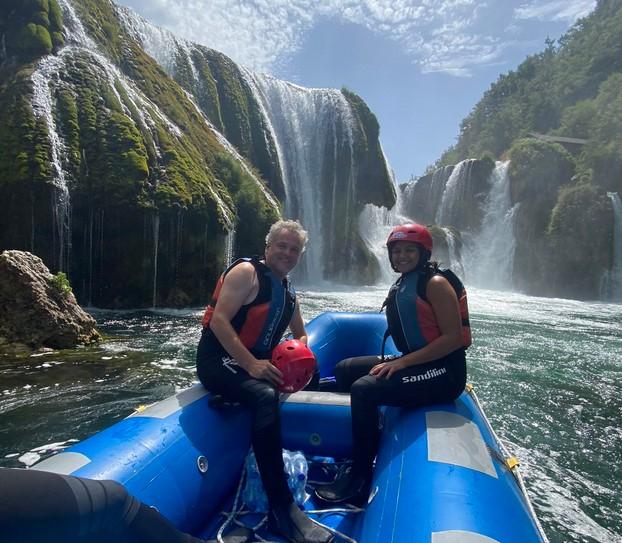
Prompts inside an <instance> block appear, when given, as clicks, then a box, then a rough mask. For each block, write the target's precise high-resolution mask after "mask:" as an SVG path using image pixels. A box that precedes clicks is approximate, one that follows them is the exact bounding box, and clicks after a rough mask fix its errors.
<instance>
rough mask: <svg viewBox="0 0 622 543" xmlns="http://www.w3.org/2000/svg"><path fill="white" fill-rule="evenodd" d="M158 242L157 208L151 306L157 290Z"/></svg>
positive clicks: (158, 220) (154, 225)
mask: <svg viewBox="0 0 622 543" xmlns="http://www.w3.org/2000/svg"><path fill="white" fill-rule="evenodd" d="M159 244H160V215H159V214H158V212H157V210H156V212H155V216H154V217H153V289H152V296H151V305H152V307H155V306H156V301H157V299H158V298H157V292H158V287H157V285H158V246H159Z"/></svg>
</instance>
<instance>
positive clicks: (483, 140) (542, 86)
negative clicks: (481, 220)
mask: <svg viewBox="0 0 622 543" xmlns="http://www.w3.org/2000/svg"><path fill="white" fill-rule="evenodd" d="M621 71H622V3H621V2H619V1H618V0H598V3H597V6H596V9H595V10H594V11H593V12H592V13H591V14H590V15H589V16H587V17H585V18H583V19H581V20H579V21H577V23H576V24H575V25H574V26H573V27H572V28H571V29H570V30H569V31H568V32H567V33H566V34H565V35H564V36H562V37H561V38H560V39H559V40H558V42H557V43H555V42H553V41H551V40H547V42H546V47H545V49H544V51H542V52H541V53H538V54H536V55H532V56H529V57H527V59H526V60H525V61H524V62H523V63H522V64H521V65H520V66H519V67H518V68H517V69H516V70H515V71H510V72H508V73H507V74H504V75H502V76H500V77H499V79H498V80H497V81H496V82H495V83H494V84H493V85H492V86H491V87H490V89H489V90H488V91H486V93H485V94H484V96H483V98H482V99H481V100H480V101H479V102H478V103H477V105H476V106H475V107H474V109H473V110H472V111H471V113H470V114H469V115H468V116H467V117H466V118H465V119H464V120H463V121H462V123H461V126H460V136H459V138H458V142H457V143H456V145H455V146H453V147H451V148H450V149H448V150H447V151H446V152H445V153H444V154H443V155H442V157H441V158H440V159H439V161H438V162H437V164H436V166H437V167H438V166H441V165H446V164H455V163H457V162H459V161H460V160H462V159H464V158H468V157H473V156H480V155H481V153H482V152H484V151H490V152H492V153H493V154H494V155H495V156H497V157H499V156H501V154H502V153H503V152H504V151H506V150H507V149H509V148H510V146H511V145H512V143H513V141H514V140H516V139H518V138H521V137H524V136H526V135H527V134H528V133H529V132H532V131H533V132H540V133H548V132H551V131H553V130H555V129H559V128H560V123H562V124H561V125H562V126H565V127H566V128H569V129H570V128H573V125H572V123H569V122H566V123H565V124H564V123H563V122H562V119H563V118H564V115H565V114H567V113H566V110H567V109H568V108H572V107H575V106H576V105H577V104H578V103H579V102H581V101H586V100H588V101H591V100H594V98H595V97H596V95H597V93H598V89H599V86H600V85H601V84H602V83H603V82H605V81H606V80H607V79H608V78H610V77H611V76H612V75H613V74H618V73H620V72H621ZM592 105H593V106H594V107H595V108H596V109H598V107H599V106H600V104H598V103H594V104H592ZM582 107H583V108H584V109H585V108H587V104H584V105H583V106H582ZM568 114H569V113H568ZM583 118H584V117H583ZM601 122H604V117H603V119H602V121H599V120H596V123H597V125H599V126H600V123H601ZM593 130H594V131H595V132H598V131H599V129H598V128H596V127H594V129H593ZM558 132H560V131H559V130H558ZM578 132H579V133H572V132H565V131H564V133H562V134H560V135H564V136H567V137H579V138H580V137H587V138H592V137H593V134H592V133H589V132H585V131H582V130H579V131H578ZM600 143H601V142H600V141H599V142H595V146H594V147H599V148H600V145H599V144H600ZM585 152H586V153H589V150H586V151H585ZM614 154H615V152H614ZM594 160H596V159H595V158H593V159H588V157H586V162H587V163H591V162H594ZM616 161H617V163H618V164H622V156H616Z"/></svg>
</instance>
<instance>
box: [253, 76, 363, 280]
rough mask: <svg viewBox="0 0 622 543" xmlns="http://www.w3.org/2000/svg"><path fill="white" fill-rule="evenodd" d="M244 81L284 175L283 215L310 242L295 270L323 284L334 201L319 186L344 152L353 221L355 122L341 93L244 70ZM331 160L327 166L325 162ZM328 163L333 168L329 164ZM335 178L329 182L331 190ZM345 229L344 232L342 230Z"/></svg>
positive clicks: (347, 198)
mask: <svg viewBox="0 0 622 543" xmlns="http://www.w3.org/2000/svg"><path fill="white" fill-rule="evenodd" d="M243 74H244V75H245V77H246V79H247V82H248V84H249V86H250V88H251V89H252V91H253V93H254V94H255V97H256V100H257V102H258V103H260V104H261V107H262V108H263V110H264V111H265V115H266V118H267V120H268V126H269V128H270V130H271V131H272V136H273V139H274V141H275V143H276V149H277V155H278V158H279V162H280V164H281V170H282V173H283V182H284V186H285V209H284V214H285V216H286V217H288V218H292V219H297V220H300V222H301V223H302V224H303V225H304V227H305V228H306V229H307V231H308V232H309V237H310V239H311V243H310V244H309V248H308V250H307V252H306V253H305V256H304V258H303V260H302V261H301V264H300V267H301V268H302V273H301V275H302V276H303V278H304V279H305V280H306V281H308V282H310V283H314V284H317V283H320V282H322V280H323V279H324V273H323V263H324V261H325V255H326V254H327V252H328V251H329V250H330V246H329V245H330V243H331V239H330V236H326V232H331V228H332V225H333V224H334V222H335V221H334V219H335V213H336V209H335V206H334V203H335V202H336V201H337V198H336V195H335V194H333V195H331V197H330V198H329V199H327V198H326V195H325V194H323V188H322V185H321V180H322V178H323V177H324V176H325V175H326V172H327V171H328V172H332V174H330V175H333V176H336V175H337V170H336V168H335V167H334V164H335V163H336V162H337V160H338V159H339V158H340V157H341V155H342V154H343V153H344V152H345V153H346V154H349V157H346V158H348V160H347V162H348V163H349V165H350V167H349V171H348V172H345V173H344V172H343V171H341V172H339V175H341V176H342V178H343V177H344V176H346V183H345V186H346V189H345V194H341V195H339V197H340V198H341V199H343V200H345V217H346V219H347V220H352V221H354V220H355V217H353V214H354V189H355V181H356V164H355V160H354V149H353V132H352V129H353V122H354V118H353V115H352V112H351V110H350V106H349V104H348V102H347V100H346V98H345V97H344V96H343V94H342V93H341V92H340V91H338V90H335V89H308V88H304V87H300V86H298V85H294V84H292V83H288V82H286V81H281V80H279V79H276V78H274V77H271V76H269V75H260V74H254V73H251V72H250V71H248V70H244V71H243ZM329 161H330V162H329ZM330 163H332V164H333V166H332V167H329V166H328V165H329V164H330ZM336 181H337V180H336V178H335V179H333V180H332V183H331V185H332V187H333V190H336V187H337V182H336ZM327 200H328V201H331V202H333V207H332V208H331V209H330V210H328V217H329V223H330V224H324V221H325V219H324V217H326V212H325V211H323V210H322V209H321V205H320V203H321V202H325V201H327ZM346 230H349V229H348V228H347V226H346Z"/></svg>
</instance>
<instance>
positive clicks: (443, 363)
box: [316, 224, 471, 505]
mask: <svg viewBox="0 0 622 543" xmlns="http://www.w3.org/2000/svg"><path fill="white" fill-rule="evenodd" d="M387 249H388V252H389V261H390V263H391V267H392V268H393V270H394V271H396V272H398V273H400V274H401V276H400V277H399V279H398V280H397V281H396V282H395V284H394V285H393V286H392V287H391V289H390V290H389V294H388V296H387V299H386V300H385V303H384V305H386V312H387V323H388V330H387V334H388V335H391V337H392V338H393V341H394V342H395V345H396V347H397V348H398V350H399V351H400V352H401V353H402V354H401V355H397V356H388V357H384V356H382V357H381V356H359V357H355V358H347V359H345V360H342V361H341V362H339V364H337V366H336V367H335V378H336V381H337V389H338V390H339V391H341V392H348V391H349V392H350V395H351V409H352V434H353V436H352V437H353V442H354V444H353V450H354V453H353V459H352V466H351V468H350V469H349V471H346V473H345V474H344V475H343V476H341V477H340V478H338V479H337V480H336V481H335V482H333V483H331V484H328V485H324V486H322V487H319V488H318V489H317V490H316V494H317V496H318V497H319V498H321V499H322V500H324V501H327V502H332V503H340V502H349V503H352V504H354V505H363V504H364V503H365V502H366V501H367V497H368V494H369V486H370V483H371V476H372V469H373V461H374V457H375V456H376V450H377V447H378V442H379V437H380V430H379V427H378V423H379V419H378V407H379V406H381V405H390V406H407V407H415V406H421V405H426V404H432V403H437V402H448V401H452V400H455V399H456V398H457V397H458V396H459V395H460V394H461V393H462V391H463V390H464V387H465V384H466V357H465V350H466V348H467V347H468V346H469V345H470V344H471V333H470V328H469V320H468V309H467V303H466V293H465V292H464V288H463V286H462V283H461V282H460V280H459V279H458V278H457V277H456V276H455V275H454V274H453V273H452V272H451V271H450V270H440V269H439V268H438V265H437V264H436V263H435V262H430V256H431V254H432V236H431V235H430V232H429V231H428V229H427V228H426V227H425V226H422V225H420V224H405V225H402V226H397V227H395V228H394V229H393V230H392V231H391V233H390V235H389V238H388V240H387ZM383 350H384V345H383Z"/></svg>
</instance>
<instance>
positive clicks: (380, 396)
mask: <svg viewBox="0 0 622 543" xmlns="http://www.w3.org/2000/svg"><path fill="white" fill-rule="evenodd" d="M391 358H396V357H385V360H390V359H391ZM380 362H381V358H380V357H379V356H359V357H355V358H346V359H345V360H342V361H341V362H339V364H337V366H336V367H335V378H336V381H337V387H338V390H339V391H340V392H350V402H351V406H352V437H353V439H354V443H356V444H357V447H356V449H355V451H354V453H353V455H354V458H353V459H354V463H355V465H357V466H361V467H365V468H366V469H369V467H371V464H372V461H373V458H374V456H375V455H376V449H377V446H378V438H379V429H378V407H379V406H381V405H391V406H408V407H417V406H420V405H427V404H431V403H438V402H445V401H452V400H455V399H456V398H457V397H458V396H460V394H461V393H462V391H463V390H464V386H465V385H466V356H465V350H464V349H463V348H460V349H458V350H456V351H454V352H453V353H450V354H449V355H447V356H445V357H443V358H440V359H438V360H433V361H432V362H427V363H425V364H417V365H415V366H410V367H408V368H405V369H403V370H400V371H396V372H395V373H394V374H393V375H392V376H391V377H390V378H388V379H387V378H385V377H381V378H377V377H375V376H373V375H369V370H371V368H372V367H373V366H375V365H376V364H380Z"/></svg>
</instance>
